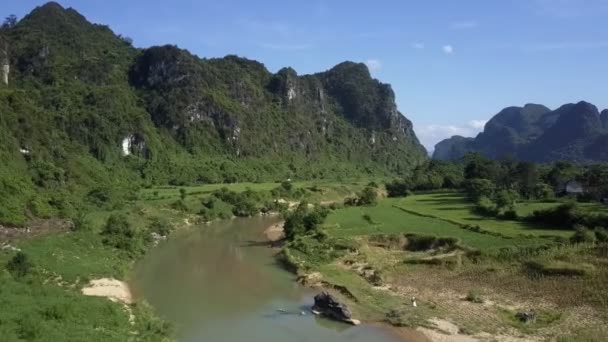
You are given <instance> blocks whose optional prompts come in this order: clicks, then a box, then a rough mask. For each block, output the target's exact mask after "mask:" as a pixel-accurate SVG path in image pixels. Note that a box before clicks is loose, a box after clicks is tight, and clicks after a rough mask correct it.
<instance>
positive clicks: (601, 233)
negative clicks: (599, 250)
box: [595, 227, 608, 243]
mask: <svg viewBox="0 0 608 342" xmlns="http://www.w3.org/2000/svg"><path fill="white" fill-rule="evenodd" d="M595 239H596V240H597V242H601V243H605V242H608V231H607V230H606V228H602V227H596V228H595Z"/></svg>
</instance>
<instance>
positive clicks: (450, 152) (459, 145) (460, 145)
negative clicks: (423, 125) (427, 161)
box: [433, 135, 474, 160]
mask: <svg viewBox="0 0 608 342" xmlns="http://www.w3.org/2000/svg"><path fill="white" fill-rule="evenodd" d="M473 141H474V139H473V138H466V137H461V136H459V135H455V136H453V137H451V138H449V139H445V140H442V141H440V142H439V143H438V144H437V145H435V150H434V151H433V159H438V160H456V159H460V158H462V157H463V156H464V155H465V154H467V153H469V152H472V151H473V150H474V149H473V147H472V146H471V145H472V143H473Z"/></svg>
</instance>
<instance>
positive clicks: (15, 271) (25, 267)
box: [6, 252, 33, 278]
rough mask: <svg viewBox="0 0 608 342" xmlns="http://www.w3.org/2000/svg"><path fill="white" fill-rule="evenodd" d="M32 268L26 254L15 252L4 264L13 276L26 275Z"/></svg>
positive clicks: (20, 276)
mask: <svg viewBox="0 0 608 342" xmlns="http://www.w3.org/2000/svg"><path fill="white" fill-rule="evenodd" d="M32 268H33V265H32V263H31V262H30V261H29V260H28V256H27V254H25V253H23V252H17V254H15V256H14V257H13V258H12V259H11V260H10V261H9V262H8V263H7V264H6V269H7V270H8V271H9V272H10V273H11V274H12V275H13V277H15V278H22V277H25V276H26V275H28V274H29V273H30V272H31V270H32Z"/></svg>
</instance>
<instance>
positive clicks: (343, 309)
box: [312, 291, 359, 325]
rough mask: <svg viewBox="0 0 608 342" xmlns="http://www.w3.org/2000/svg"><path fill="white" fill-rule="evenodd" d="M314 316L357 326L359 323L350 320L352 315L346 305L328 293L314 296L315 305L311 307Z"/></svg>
mask: <svg viewBox="0 0 608 342" xmlns="http://www.w3.org/2000/svg"><path fill="white" fill-rule="evenodd" d="M312 310H313V312H314V313H315V314H323V315H324V316H327V317H329V318H331V319H334V320H336V321H341V322H346V323H350V324H354V325H358V324H359V321H358V320H356V319H353V318H352V313H351V312H350V310H349V309H348V307H347V306H346V304H343V303H340V302H338V300H337V299H336V298H335V297H334V296H332V295H331V294H329V293H328V292H325V291H323V292H321V293H319V294H318V295H316V296H315V304H314V305H313V307H312Z"/></svg>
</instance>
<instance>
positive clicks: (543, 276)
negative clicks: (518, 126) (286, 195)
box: [294, 193, 608, 341]
mask: <svg viewBox="0 0 608 342" xmlns="http://www.w3.org/2000/svg"><path fill="white" fill-rule="evenodd" d="M558 204H559V203H545V202H528V203H522V204H520V205H519V207H518V211H519V212H520V213H521V212H524V211H534V210H537V209H541V208H547V207H550V206H555V205H558ZM472 207H473V205H472V204H470V203H468V202H467V201H466V199H465V198H464V196H463V195H462V194H459V193H431V194H418V195H413V196H409V197H407V198H400V199H383V200H381V201H380V202H379V204H378V205H376V206H372V207H345V208H342V209H338V210H334V211H332V212H331V214H330V215H329V216H328V218H327V220H326V222H325V223H324V224H323V226H322V230H323V231H324V232H325V234H327V238H328V239H334V238H343V239H347V240H348V239H350V240H354V241H356V242H357V243H358V244H359V246H358V247H357V250H356V252H350V253H346V254H344V253H342V254H340V255H335V256H333V257H331V258H325V259H323V258H320V255H321V254H320V253H319V252H318V251H315V250H310V251H309V252H310V253H307V252H306V251H296V253H295V254H294V255H295V256H296V261H297V263H296V265H297V266H299V269H300V270H305V271H307V272H321V273H322V274H323V279H324V280H325V281H327V282H328V283H330V284H336V285H340V286H344V287H346V288H347V289H348V290H349V292H351V293H352V294H353V295H354V296H355V297H356V298H357V299H358V300H357V301H356V302H354V303H352V305H353V306H354V308H355V309H356V312H357V313H358V314H360V315H361V317H362V318H363V319H367V320H372V321H374V320H379V319H381V317H382V316H383V315H382V314H383V313H384V321H386V322H388V323H390V324H393V325H406V326H419V325H425V324H428V323H427V322H426V320H427V319H428V317H445V318H447V319H448V320H451V321H452V322H455V323H457V324H458V325H459V326H460V327H461V328H463V329H465V330H466V331H471V332H482V331H485V332H489V333H500V332H501V331H503V332H504V331H505V328H516V329H518V330H520V331H521V332H522V333H524V334H529V335H538V334H540V335H543V336H545V335H546V334H548V333H547V331H548V330H547V329H549V330H551V333H549V334H550V335H551V336H554V337H555V336H560V335H567V334H568V333H572V331H575V330H576V329H579V328H580V327H585V326H589V324H590V323H589V322H597V321H598V320H599V321H602V322H604V321H605V319H606V318H607V317H606V316H602V314H601V312H606V311H605V310H606V308H607V307H608V297H607V296H606V295H605V293H606V292H605V291H604V288H605V284H606V283H607V280H608V269H607V267H606V259H605V255H606V253H605V248H604V249H602V247H601V246H597V245H593V244H589V245H583V244H579V245H569V244H563V242H562V243H560V240H561V239H559V238H564V237H568V236H570V235H571V234H572V232H568V231H562V230H556V229H547V227H539V226H536V225H532V224H527V223H524V222H520V221H517V220H498V219H493V218H486V217H481V216H479V215H477V214H475V213H474V212H473V211H472V210H471V209H472ZM589 210H591V207H589ZM520 215H521V214H520ZM471 226H473V227H471ZM475 226H478V227H479V228H476V227H475ZM408 234H414V235H415V236H416V237H417V238H420V239H422V240H424V241H426V240H429V241H431V239H432V238H433V237H435V238H437V241H440V240H441V239H445V241H450V239H457V240H458V245H459V246H460V247H461V248H463V247H462V246H464V247H465V248H464V249H465V250H466V251H467V252H466V253H463V252H461V251H459V250H458V249H457V250H454V249H452V248H444V249H441V248H433V249H431V250H426V251H424V250H423V251H414V250H411V249H410V248H406V247H407V246H408V244H409V243H411V241H409V240H410V239H411V237H410V238H407V239H406V237H407V235H408ZM441 241H443V240H441ZM561 241H563V240H561ZM466 247H468V248H466ZM323 249H324V250H327V251H331V250H332V249H331V246H326V247H323ZM470 249H475V250H477V252H471V251H470ZM602 250H604V252H602ZM602 253H603V254H602ZM602 255H603V256H602ZM365 270H368V271H370V270H371V271H373V274H374V275H375V274H376V272H377V274H379V275H380V277H379V278H378V279H379V280H380V281H379V283H376V282H375V281H374V279H371V278H370V277H369V275H368V273H366V271H365ZM379 285H389V286H390V287H391V288H393V289H394V288H396V289H407V290H406V291H407V292H403V293H402V292H399V293H395V292H390V291H388V292H387V291H381V290H378V289H376V288H375V287H374V286H379ZM472 289H473V290H472ZM414 294H416V295H418V294H419V295H420V298H419V301H418V303H419V306H420V303H424V302H425V300H426V301H429V299H431V300H436V298H439V299H437V301H436V303H434V302H431V301H429V302H427V303H426V305H424V304H423V308H424V310H421V311H417V310H414V311H413V310H412V309H411V305H410V306H408V300H409V296H412V295H414ZM481 294H483V297H482V295H481ZM463 299H464V300H463ZM351 302H352V301H351ZM351 302H349V305H350V303H351ZM463 303H466V304H463ZM472 303H484V305H474V304H472ZM513 303H526V305H525V306H527V305H531V308H533V309H536V312H537V320H536V322H535V323H528V324H524V323H522V322H520V321H519V320H518V319H517V318H516V316H515V314H516V312H512V311H508V310H504V309H501V308H503V305H502V304H506V305H507V306H506V307H510V306H511V305H512V304H513ZM581 305H586V306H587V307H588V308H591V310H597V314H594V315H593V316H592V317H593V319H595V320H596V321H593V320H588V316H585V317H584V318H581V316H580V315H579V314H580V313H579V312H578V311H577V308H578V307H580V306H581ZM593 312H596V311H593ZM566 315H567V317H568V319H570V318H571V316H572V319H573V320H576V322H575V324H570V322H569V323H568V324H565V323H564V322H565V320H564V317H566ZM593 324H595V323H593ZM572 336H586V335H580V334H577V335H572ZM590 336H592V337H595V336H601V337H606V336H607V335H606V334H596V333H593V334H592V335H590ZM573 338H574V337H573ZM569 340H573V339H569ZM569 340H564V341H569ZM595 340H598V339H590V341H595ZM599 340H601V339H599Z"/></svg>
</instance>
